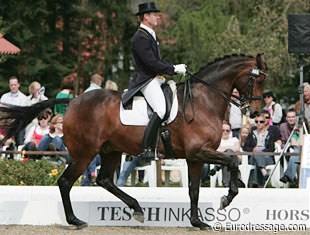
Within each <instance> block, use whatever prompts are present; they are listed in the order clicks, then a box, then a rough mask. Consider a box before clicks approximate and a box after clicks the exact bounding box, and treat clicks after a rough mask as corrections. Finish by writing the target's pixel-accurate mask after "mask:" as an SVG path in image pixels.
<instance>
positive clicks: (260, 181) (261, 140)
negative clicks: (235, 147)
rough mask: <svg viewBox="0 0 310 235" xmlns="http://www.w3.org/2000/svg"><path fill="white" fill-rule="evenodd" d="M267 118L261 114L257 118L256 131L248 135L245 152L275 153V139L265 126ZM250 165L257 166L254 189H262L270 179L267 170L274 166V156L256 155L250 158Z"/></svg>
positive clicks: (253, 183) (254, 175)
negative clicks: (268, 167)
mask: <svg viewBox="0 0 310 235" xmlns="http://www.w3.org/2000/svg"><path fill="white" fill-rule="evenodd" d="M265 121H266V120H265V116H264V114H260V115H259V116H257V117H256V118H255V123H256V127H257V128H256V129H254V130H252V131H251V133H250V134H249V135H248V137H247V139H246V141H245V144H244V150H245V151H247V152H274V150H275V144H274V143H275V139H274V136H273V135H272V133H270V132H269V131H268V126H266V125H265ZM249 163H250V164H251V165H255V169H254V174H253V182H252V185H253V187H262V186H263V185H264V184H265V181H266V179H268V174H267V170H266V168H265V167H266V166H267V165H271V164H274V157H273V156H260V155H254V156H251V157H250V161H249Z"/></svg>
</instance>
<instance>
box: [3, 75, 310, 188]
mask: <svg viewBox="0 0 310 235" xmlns="http://www.w3.org/2000/svg"><path fill="white" fill-rule="evenodd" d="M103 80H104V79H103V77H102V76H101V75H99V74H94V75H92V76H91V82H90V85H89V87H88V88H87V89H86V90H85V92H89V91H91V90H94V89H102V83H103ZM74 88H75V79H74V76H67V77H64V79H63V80H62V82H61V85H60V89H59V92H58V93H57V95H56V98H74V97H75V96H74ZM9 89H10V91H9V92H7V93H4V94H3V95H2V96H1V99H0V102H1V105H5V104H11V105H18V106H28V105H33V104H35V103H37V102H40V101H44V100H47V99H48V98H47V97H46V96H45V95H44V92H45V88H44V87H42V86H41V84H40V83H39V82H37V81H33V82H32V83H31V84H30V85H29V87H28V91H29V95H28V96H26V95H25V94H23V93H22V92H21V91H20V83H19V81H18V78H17V77H16V76H12V77H10V78H9ZM104 89H113V90H117V85H116V83H114V82H112V81H110V80H108V81H107V82H106V83H105V86H104ZM238 96H239V93H238V91H237V90H236V89H234V90H233V93H232V99H233V100H234V101H235V102H238V100H237V99H236V97H238ZM263 98H264V106H263V107H262V110H261V112H260V114H259V115H257V116H256V117H255V118H254V119H250V118H249V116H248V115H244V114H242V113H241V111H240V110H239V109H238V108H237V107H236V106H235V105H234V104H233V103H230V104H229V107H228V110H227V113H226V115H225V117H226V118H225V121H224V122H223V136H222V140H221V144H220V146H219V148H218V151H222V152H236V151H248V152H273V151H274V149H275V146H276V145H279V146H281V148H283V147H284V146H285V145H286V143H287V142H288V141H289V137H290V135H291V133H292V132H294V135H293V138H292V139H291V140H290V145H291V146H292V147H291V148H290V149H291V151H295V152H296V151H300V146H299V144H298V131H297V130H296V122H297V116H298V115H297V114H298V112H299V109H300V104H299V102H297V103H296V106H291V107H290V108H289V109H288V110H287V112H283V110H282V107H281V104H280V103H277V102H276V97H275V96H274V94H273V92H272V91H266V92H264V95H263ZM304 102H305V117H306V118H307V120H310V111H309V110H310V108H309V107H310V85H309V84H308V83H305V84H304ZM66 108H67V107H66V105H62V104H57V105H55V106H54V109H53V110H52V109H46V110H44V111H43V112H41V113H40V114H39V115H38V116H37V118H35V119H34V120H33V121H32V122H31V123H30V124H29V125H28V126H27V127H26V128H25V130H22V131H20V132H19V133H17V134H16V135H15V136H14V137H12V138H10V139H8V140H7V141H6V142H5V143H2V146H0V148H2V147H3V146H6V149H7V150H14V149H17V146H21V145H22V146H23V150H26V151H28V150H30V151H35V150H39V151H66V150H67V148H66V146H65V143H64V138H63V132H62V126H63V115H64V113H65V111H66ZM283 115H285V116H283ZM307 124H308V123H307ZM4 136H5V132H4V130H0V140H1V139H3V137H4ZM292 149H293V150H292ZM231 157H235V156H231ZM8 158H10V159H12V158H13V155H12V154H11V155H9V156H8ZM41 158H42V155H26V156H25V160H28V159H33V160H38V159H41ZM61 158H62V159H64V162H66V163H68V162H70V157H69V156H61ZM285 160H286V161H287V162H288V170H287V171H285V172H284V174H283V176H282V177H281V179H280V180H281V182H283V183H289V184H290V185H291V186H294V185H295V186H296V182H298V170H299V169H298V168H299V167H298V166H299V164H300V159H299V157H298V156H294V157H289V156H286V157H285ZM100 161H101V159H100V155H97V156H95V157H94V160H93V161H92V162H91V163H90V165H89V167H88V168H87V169H86V171H85V172H84V174H83V175H84V177H83V181H82V183H81V185H83V186H91V185H94V182H95V177H96V172H95V171H96V167H97V166H99V165H100ZM239 161H240V163H241V159H239ZM274 163H275V159H274V156H265V155H262V156H260V155H254V156H249V164H251V165H254V166H255V169H254V171H253V174H251V179H250V181H249V185H248V186H250V187H262V186H263V185H264V183H265V181H266V179H267V178H268V177H269V173H268V172H267V170H266V169H265V167H266V166H267V165H270V164H274ZM281 163H282V166H283V162H281ZM138 165H139V158H138V157H135V156H130V157H128V159H127V161H125V165H124V167H123V172H121V173H120V177H119V179H118V182H117V185H118V186H124V185H125V184H126V181H127V178H128V176H129V175H130V172H131V171H132V170H133V169H134V167H135V166H138ZM204 169H207V172H209V174H210V175H214V174H215V172H216V171H217V170H219V169H222V173H223V182H222V183H223V186H226V187H227V186H229V169H227V168H226V167H224V168H223V167H221V166H217V165H216V166H215V167H214V168H213V169H211V170H210V169H209V166H208V165H206V166H205V168H204ZM204 175H205V178H207V177H206V174H204ZM141 177H143V174H142V175H140V178H141ZM205 178H204V179H203V180H205ZM140 180H141V179H140Z"/></svg>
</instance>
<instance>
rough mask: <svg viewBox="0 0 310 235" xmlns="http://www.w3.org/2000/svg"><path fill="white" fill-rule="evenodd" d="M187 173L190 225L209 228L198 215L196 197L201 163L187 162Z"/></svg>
mask: <svg viewBox="0 0 310 235" xmlns="http://www.w3.org/2000/svg"><path fill="white" fill-rule="evenodd" d="M187 164H188V175H189V197H190V200H191V217H190V222H191V224H192V226H194V227H198V228H200V229H205V228H210V226H209V225H208V224H206V223H204V222H202V221H201V220H200V219H199V217H198V198H199V189H200V179H201V171H202V167H203V163H201V162H187Z"/></svg>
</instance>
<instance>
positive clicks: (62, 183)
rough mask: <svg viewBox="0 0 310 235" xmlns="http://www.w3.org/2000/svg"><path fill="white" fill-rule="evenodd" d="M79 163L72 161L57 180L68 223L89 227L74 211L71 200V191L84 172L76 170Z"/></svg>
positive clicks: (79, 226) (80, 227)
mask: <svg viewBox="0 0 310 235" xmlns="http://www.w3.org/2000/svg"><path fill="white" fill-rule="evenodd" d="M77 168H78V167H77V164H76V163H70V164H69V166H68V167H67V168H66V169H65V171H64V172H63V174H62V175H61V176H60V178H59V179H58V180H57V184H58V186H59V190H60V194H61V199H62V203H63V206H64V210H65V215H66V220H67V222H68V224H71V225H75V226H76V227H77V228H78V229H82V228H85V227H87V223H86V222H84V221H82V220H79V219H78V218H77V217H76V216H75V215H74V213H73V209H72V204H71V200H70V191H71V188H72V186H73V184H74V182H75V181H76V180H77V179H78V177H79V176H80V175H81V174H82V173H83V171H82V170H80V171H79V172H78V171H77V170H76V169H77Z"/></svg>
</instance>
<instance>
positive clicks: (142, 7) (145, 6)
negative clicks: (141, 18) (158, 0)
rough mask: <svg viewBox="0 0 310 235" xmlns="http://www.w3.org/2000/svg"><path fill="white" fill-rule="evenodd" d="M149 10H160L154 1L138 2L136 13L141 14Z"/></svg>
mask: <svg viewBox="0 0 310 235" xmlns="http://www.w3.org/2000/svg"><path fill="white" fill-rule="evenodd" d="M149 12H160V10H158V9H156V5H155V2H145V3H141V4H139V11H138V12H137V13H136V15H137V16H138V15H143V14H144V13H149Z"/></svg>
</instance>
